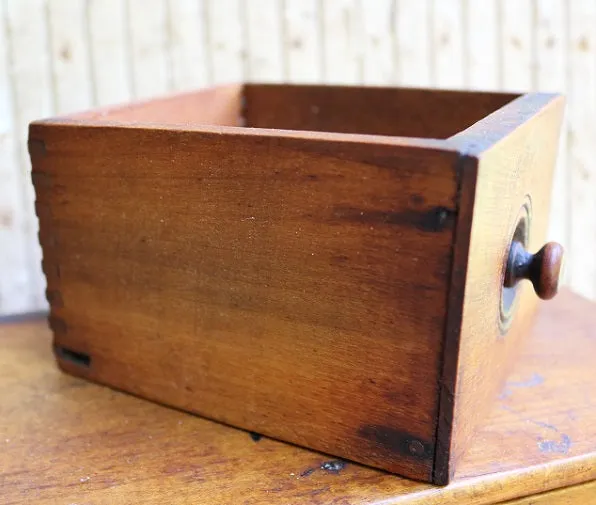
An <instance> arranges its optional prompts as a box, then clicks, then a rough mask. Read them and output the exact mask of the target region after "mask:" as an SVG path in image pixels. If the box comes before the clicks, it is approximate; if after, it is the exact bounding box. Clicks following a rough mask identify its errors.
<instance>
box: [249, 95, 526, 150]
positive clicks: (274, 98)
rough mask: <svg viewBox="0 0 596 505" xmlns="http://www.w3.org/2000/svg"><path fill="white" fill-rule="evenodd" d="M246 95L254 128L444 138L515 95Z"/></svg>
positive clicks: (482, 116)
mask: <svg viewBox="0 0 596 505" xmlns="http://www.w3.org/2000/svg"><path fill="white" fill-rule="evenodd" d="M245 96H246V111H245V114H246V124H247V125H248V126H252V127H256V128H283V129H287V130H309V131H330V132H341V133H361V134H362V133H364V134H376V135H392V136H402V137H421V138H435V139H444V138H447V137H450V136H452V135H455V134H456V133H458V132H460V131H462V130H464V129H466V128H468V127H469V126H471V125H472V124H474V123H475V122H476V121H479V120H481V119H482V118H484V117H486V116H488V115H489V114H491V113H492V112H494V111H495V110H497V109H499V108H500V107H503V106H504V105H505V104H507V103H508V102H511V101H512V100H514V99H515V98H516V97H518V96H519V94H510V93H482V92H476V93H470V92H465V91H439V90H436V91H433V92H432V93H431V92H429V90H424V89H408V88H395V87H393V88H384V87H368V88H363V87H358V86H320V85H319V86H317V85H313V86H304V85H302V86H289V85H288V86H279V85H271V84H269V85H267V84H247V85H246V87H245Z"/></svg>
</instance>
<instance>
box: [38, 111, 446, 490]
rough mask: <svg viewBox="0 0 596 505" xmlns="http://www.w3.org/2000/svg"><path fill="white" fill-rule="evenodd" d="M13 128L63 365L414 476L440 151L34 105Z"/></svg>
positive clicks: (430, 440)
mask: <svg viewBox="0 0 596 505" xmlns="http://www.w3.org/2000/svg"><path fill="white" fill-rule="evenodd" d="M31 139H32V153H33V154H32V155H33V160H34V182H35V185H36V187H37V188H38V197H37V212H38V216H39V219H40V223H41V232H40V239H41V243H42V244H43V247H44V250H45V255H44V270H45V272H46V273H47V276H48V299H49V300H50V305H51V307H52V315H51V321H52V327H53V329H54V331H55V333H56V342H55V344H56V346H58V347H64V348H66V349H67V350H70V351H74V352H78V353H85V354H88V355H89V356H90V360H91V363H90V366H89V367H84V366H77V365H73V363H72V362H71V361H72V360H68V357H69V356H70V355H68V354H64V353H59V354H58V358H59V361H60V364H61V366H62V367H63V368H65V369H66V370H67V371H69V372H71V373H75V374H79V375H82V376H85V377H88V378H90V379H93V380H97V381H100V382H105V383H108V384H110V385H112V386H115V387H118V388H121V389H126V390H130V391H132V392H134V393H136V394H139V395H141V396H146V397H148V398H152V399H155V400H158V401H161V402H164V403H167V404H170V405H174V406H177V407H180V408H183V409H188V410H191V411H193V412H196V413H200V414H203V415H206V416H209V417H212V418H215V419H217V420H221V421H224V422H226V423H230V424H234V425H240V426H243V427H245V428H247V429H251V430H254V431H257V432H262V433H265V434H268V435H271V436H275V437H279V438H281V439H284V440H288V441H291V442H294V443H297V444H300V445H305V446H308V447H314V448H317V449H319V450H322V451H325V452H329V453H333V454H338V453H340V454H343V455H344V456H345V457H348V458H351V459H354V460H360V461H362V462H365V463H368V464H372V465H376V466H381V467H385V468H388V469H390V470H392V471H395V472H401V473H404V474H407V475H410V476H411V477H415V478H419V479H429V478H430V473H431V470H432V463H433V453H434V435H435V409H436V402H437V389H436V384H437V381H438V371H439V363H440V359H441V356H440V353H441V338H442V331H443V324H444V323H443V317H442V314H443V313H444V312H445V310H446V308H445V304H446V296H445V295H446V291H445V290H446V285H447V283H448V276H449V270H450V261H451V258H450V255H449V251H450V243H451V237H452V235H453V219H452V218H451V216H452V215H453V213H454V212H455V211H454V209H455V195H456V189H457V187H456V178H455V172H454V171H453V170H450V167H452V166H453V165H454V163H455V160H456V158H457V153H456V152H455V151H448V150H439V149H433V146H432V144H428V143H419V144H418V145H416V143H415V142H412V143H410V145H405V144H404V142H403V141H402V142H401V143H400V142H399V141H395V142H388V143H385V144H383V143H381V142H374V141H373V142H362V141H359V140H358V139H352V141H346V142H344V141H342V140H344V139H339V138H334V137H332V136H329V137H326V138H318V139H315V138H298V137H295V138H292V137H281V136H279V135H270V136H269V137H267V136H264V135H262V134H260V133H259V134H256V133H255V134H250V133H248V134H234V133H233V132H229V131H228V132H226V135H225V136H222V135H221V134H220V133H211V132H206V131H192V130H187V131H181V130H180V129H175V128H172V129H151V128H149V127H138V128H121V127H117V126H102V127H98V126H88V127H86V126H80V125H77V124H63V125H56V124H52V123H51V122H50V123H42V124H36V125H33V126H32V128H31ZM42 145H43V147H41V146H42ZM404 188H408V191H404ZM133 195H134V197H132V196H133ZM329 195H333V199H330V197H329ZM417 265H424V266H425V268H424V269H423V271H421V272H420V274H419V275H416V276H404V275H403V272H405V271H411V270H413V269H417V268H416V267H417ZM430 307H432V310H429V308H430ZM364 349H366V352H363V350H364ZM71 357H72V356H71ZM355 403H358V405H359V408H358V409H354V408H353V407H354V404H355ZM412 444H414V445H412ZM412 447H413V448H412Z"/></svg>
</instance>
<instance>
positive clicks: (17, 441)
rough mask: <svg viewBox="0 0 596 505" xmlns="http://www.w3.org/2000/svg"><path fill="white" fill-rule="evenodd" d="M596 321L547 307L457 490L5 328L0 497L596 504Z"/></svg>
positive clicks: (572, 298) (569, 299) (575, 302)
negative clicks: (86, 361)
mask: <svg viewBox="0 0 596 505" xmlns="http://www.w3.org/2000/svg"><path fill="white" fill-rule="evenodd" d="M594 314H595V311H594V305H593V304H592V303H590V302H587V301H586V300H584V299H582V298H580V297H578V296H577V295H573V294H571V293H569V292H563V293H561V294H560V295H559V297H557V298H556V299H555V300H553V302H551V303H549V304H544V305H542V307H541V312H540V317H539V318H538V321H537V325H536V326H535V327H534V328H533V331H532V334H531V336H530V338H529V339H528V341H527V342H526V345H525V346H524V348H523V349H522V350H521V351H522V352H521V356H520V359H519V361H518V362H517V363H516V364H515V368H514V371H513V373H512V374H511V375H510V376H509V379H508V381H507V383H506V385H505V387H504V388H503V389H502V390H501V392H500V394H499V395H498V397H495V404H494V409H493V411H492V414H490V415H489V416H487V422H486V423H485V425H484V427H483V429H482V430H481V431H480V432H479V433H478V435H477V436H476V437H475V439H474V443H473V446H472V448H471V450H470V451H469V452H468V454H467V455H466V457H465V458H464V460H463V461H462V462H461V465H460V468H459V470H458V472H457V475H456V479H455V481H454V482H453V483H452V484H451V485H450V486H447V487H433V486H430V485H428V484H422V483H418V482H413V481H409V480H406V479H402V478H399V477H396V476H393V475H389V474H386V473H384V472H381V471H378V470H373V469H370V468H365V467H361V466H359V465H356V464H350V463H346V464H345V465H343V466H342V465H341V464H337V463H333V464H331V463H332V462H334V461H336V460H333V458H330V457H329V456H324V455H321V454H317V453H315V452H311V451H307V450H304V449H299V448H296V447H294V446H291V445H286V444H282V443H280V442H276V441H273V440H270V439H268V438H261V439H259V440H258V441H255V440H254V439H255V438H258V437H251V436H250V435H249V433H247V432H244V431H241V430H235V429H233V428H228V427H225V426H223V425H219V424H217V423H214V422H211V421H207V420H204V419H201V418H199V417H195V416H192V415H189V414H184V413H182V412H178V411H175V410H172V409H167V408H164V407H160V406H158V405H155V404H153V403H151V402H146V401H143V400H140V399H138V398H134V397H132V396H130V395H125V394H122V393H118V392H115V391H112V390H110V389H107V388H104V387H100V386H96V385H94V384H90V383H88V382H86V381H82V380H80V379H77V378H74V377H71V376H67V375H64V374H61V373H60V372H59V371H58V370H57V369H56V367H55V366H54V360H53V357H52V354H51V351H50V348H51V335H50V333H49V331H48V330H47V328H46V326H45V324H44V323H43V322H29V323H19V324H14V323H13V324H0V345H1V346H2V349H3V352H2V353H0V397H1V398H2V402H0V434H1V438H0V443H1V444H2V451H0V497H1V499H2V503H4V504H6V505H10V504H14V503H36V504H40V505H50V504H54V503H74V502H76V503H93V504H95V505H103V504H106V505H107V504H109V505H125V504H129V503H131V501H134V502H142V503H146V504H148V505H157V504H163V503H171V504H172V505H177V504H183V503H196V502H200V503H203V504H205V505H209V504H217V505H222V504H236V503H250V504H252V505H257V504H270V505H275V504H278V503H279V504H282V503H292V504H296V505H301V504H313V505H317V504H328V503H350V504H354V505H356V504H374V503H377V504H385V505H387V504H416V505H421V504H428V505H438V504H441V505H446V504H451V503H453V504H458V505H459V504H462V505H483V504H494V503H502V502H503V501H506V500H512V499H516V498H520V497H524V496H526V497H528V496H530V495H532V499H529V498H528V499H527V500H522V501H519V502H513V503H519V504H520V505H521V504H524V505H525V504H529V503H540V504H542V503H544V504H548V505H559V504H561V505H563V504H568V503H591V502H590V501H589V499H590V498H591V497H592V496H594V483H587V484H585V485H581V486H580V485H577V484H580V483H582V482H586V481H589V480H590V479H596V404H595V403H594V401H593V400H592V398H593V394H592V393H593V391H594V388H595V387H596V376H595V375H594V371H593V356H594V354H595V353H596V316H595V315H594ZM326 463H327V464H326ZM321 467H324V468H321ZM325 468H326V469H325ZM574 485H575V486H574ZM567 486H573V487H568V488H567V489H565V490H560V491H557V492H553V493H546V492H547V491H549V490H552V489H556V488H561V487H567ZM540 493H546V494H540ZM535 494H537V496H534V495H535ZM571 497H574V498H577V499H575V500H572V499H571ZM541 500H542V501H541Z"/></svg>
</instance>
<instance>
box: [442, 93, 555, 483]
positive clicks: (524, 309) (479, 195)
mask: <svg viewBox="0 0 596 505" xmlns="http://www.w3.org/2000/svg"><path fill="white" fill-rule="evenodd" d="M563 107H564V100H563V98H562V97H556V96H554V95H547V94H535V95H525V96H523V97H520V98H518V99H516V100H515V101H514V102H512V103H511V104H510V105H509V106H508V107H505V108H503V109H501V110H499V111H497V112H495V113H493V114H492V115H490V116H489V117H487V118H485V119H484V120H482V121H480V122H479V123H477V124H476V125H474V126H473V127H471V128H469V129H468V130H466V131H464V132H462V133H460V134H458V135H456V136H455V137H453V138H452V139H450V141H451V142H453V143H455V144H456V145H459V146H460V148H461V149H462V151H463V152H464V157H463V160H462V175H463V178H462V202H461V204H460V213H459V216H458V223H457V237H456V253H455V255H456V257H455V262H454V268H453V280H452V284H451V290H452V291H451V295H450V299H451V300H452V303H453V304H454V305H455V306H454V305H451V306H450V313H449V315H448V318H449V321H448V323H447V324H448V326H447V333H446V341H445V354H444V370H443V373H444V375H443V382H442V385H441V387H442V390H441V407H440V414H439V426H438V430H439V435H438V448H437V461H436V468H435V472H436V473H435V480H436V481H437V482H447V481H448V480H449V475H451V474H453V472H454V470H455V467H456V465H457V460H458V459H459V458H460V457H461V455H462V454H463V453H464V452H465V450H466V449H467V448H468V446H469V443H470V440H471V437H472V435H473V433H474V430H475V428H476V426H477V425H478V424H479V423H481V420H482V419H483V416H484V415H485V414H486V407H487V403H486V402H483V401H482V399H484V398H491V397H493V396H494V394H495V392H496V391H497V389H498V387H499V380H498V378H499V377H501V376H504V375H505V374H506V373H507V371H508V370H509V368H510V366H511V362H512V360H513V359H514V357H515V355H516V353H517V351H518V349H519V344H520V339H522V338H523V337H524V335H526V334H527V332H528V328H529V324H530V322H531V320H532V316H533V313H534V311H535V308H536V305H537V300H538V298H537V296H536V294H535V293H534V291H533V289H532V286H531V284H530V283H528V282H524V283H520V284H518V286H517V287H516V288H515V289H516V295H515V297H516V302H515V304H514V309H513V315H512V316H511V321H510V323H505V322H504V321H502V309H501V302H500V300H501V294H502V291H503V284H504V278H505V269H506V265H507V258H508V253H509V248H510V246H511V243H512V240H513V238H514V236H515V233H516V227H517V226H518V223H519V221H520V219H524V216H525V212H524V211H523V209H524V206H526V207H528V208H529V211H528V213H529V217H528V218H527V226H526V229H527V238H526V239H525V240H526V241H527V244H528V249H529V250H530V251H531V252H535V251H538V249H539V248H541V247H542V246H543V244H544V240H545V234H546V229H547V219H548V214H549V213H548V209H549V202H550V194H551V177H552V170H553V168H554V165H555V160H556V150H557V144H558V138H559V128H560V125H561V117H562V114H563ZM537 110H538V111H539V112H538V113H537V112H536V111H537ZM470 195H474V197H473V198H471V197H470ZM462 295H463V296H464V302H463V306H462V310H461V312H460V311H458V309H457V307H458V306H459V303H460V300H461V296H462ZM449 438H451V445H450V447H449V448H447V447H446V446H444V445H443V444H445V443H446V442H447V441H449Z"/></svg>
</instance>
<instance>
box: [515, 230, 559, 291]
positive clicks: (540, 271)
mask: <svg viewBox="0 0 596 505" xmlns="http://www.w3.org/2000/svg"><path fill="white" fill-rule="evenodd" d="M564 252H565V251H564V249H563V246H562V245H561V244H558V243H557V242H549V243H548V244H546V245H545V246H544V247H543V248H542V249H540V251H538V252H537V253H536V254H532V253H529V252H528V251H526V250H525V249H524V246H523V245H522V244H521V243H520V242H518V241H517V240H515V241H513V243H512V244H511V249H510V250H509V258H508V259H507V268H506V270H505V281H504V285H505V287H507V288H512V287H513V286H515V285H516V284H517V283H518V281H520V280H521V279H528V280H529V281H530V282H532V285H533V286H534V291H536V294H537V295H538V296H539V297H540V298H542V299H543V300H550V299H551V298H553V297H554V296H555V295H556V294H557V291H558V290H559V281H560V278H561V274H562V273H563V268H562V267H563V256H564Z"/></svg>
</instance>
